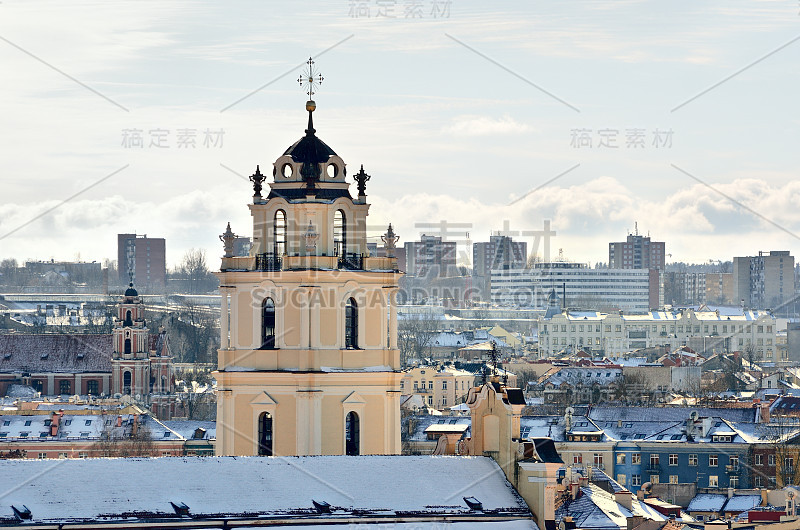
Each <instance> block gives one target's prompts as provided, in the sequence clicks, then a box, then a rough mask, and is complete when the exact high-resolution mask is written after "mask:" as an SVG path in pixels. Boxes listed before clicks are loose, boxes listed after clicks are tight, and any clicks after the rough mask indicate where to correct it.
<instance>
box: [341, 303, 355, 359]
mask: <svg viewBox="0 0 800 530" xmlns="http://www.w3.org/2000/svg"><path fill="white" fill-rule="evenodd" d="M344 347H345V348H348V349H357V348H358V305H356V300H355V298H348V299H347V306H346V307H345V308H344Z"/></svg>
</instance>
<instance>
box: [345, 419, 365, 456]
mask: <svg viewBox="0 0 800 530" xmlns="http://www.w3.org/2000/svg"><path fill="white" fill-rule="evenodd" d="M360 431H361V428H360V426H359V420H358V414H356V413H355V412H348V413H347V419H346V420H345V422H344V440H345V442H344V450H345V454H346V455H348V456H356V455H359V454H361V443H360V435H361V432H360Z"/></svg>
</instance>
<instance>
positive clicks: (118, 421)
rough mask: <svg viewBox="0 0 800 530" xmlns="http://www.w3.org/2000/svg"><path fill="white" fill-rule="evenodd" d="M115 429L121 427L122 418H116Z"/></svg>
mask: <svg viewBox="0 0 800 530" xmlns="http://www.w3.org/2000/svg"><path fill="white" fill-rule="evenodd" d="M117 427H122V416H117Z"/></svg>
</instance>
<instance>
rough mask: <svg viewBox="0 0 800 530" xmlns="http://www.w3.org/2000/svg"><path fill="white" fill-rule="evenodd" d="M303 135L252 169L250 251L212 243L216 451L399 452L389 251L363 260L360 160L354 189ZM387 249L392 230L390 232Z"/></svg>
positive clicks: (337, 164)
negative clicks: (217, 311) (265, 167)
mask: <svg viewBox="0 0 800 530" xmlns="http://www.w3.org/2000/svg"><path fill="white" fill-rule="evenodd" d="M307 110H308V111H309V118H308V128H307V129H306V134H305V136H304V137H302V138H301V139H300V140H298V141H297V142H296V143H295V144H293V145H292V146H291V147H290V148H289V149H287V151H286V152H285V153H284V154H283V155H281V156H280V157H279V158H278V159H277V160H276V161H275V163H274V169H273V176H274V181H273V182H270V183H269V188H270V190H269V194H268V196H267V197H263V196H262V195H261V189H262V186H261V183H262V182H263V181H264V180H265V179H266V177H265V176H264V175H262V174H261V172H260V170H259V169H258V168H257V169H256V173H255V174H254V175H253V176H251V177H250V179H251V181H252V182H253V183H254V196H253V202H252V204H250V205H249V208H250V213H251V216H252V218H253V248H252V250H251V253H250V256H247V257H235V256H234V255H233V238H234V237H235V234H233V233H232V232H231V230H230V229H229V230H228V231H227V232H226V233H225V234H223V236H222V237H221V239H223V241H224V243H225V251H226V256H225V257H224V258H223V259H222V267H221V270H220V272H219V273H217V276H218V277H219V279H220V291H221V294H222V307H221V325H220V328H221V348H220V350H219V358H218V369H217V371H216V372H215V373H214V376H215V378H216V380H217V383H218V387H217V390H218V411H217V445H216V452H217V454H219V455H265V456H272V455H344V454H353V455H354V454H399V453H400V380H401V378H402V373H401V372H400V354H399V350H398V347H397V310H396V306H395V301H394V299H395V295H396V292H397V289H398V286H397V282H398V278H399V274H400V273H399V272H398V268H397V263H396V259H395V258H394V257H368V255H369V254H368V251H367V244H366V218H367V213H368V210H369V204H367V202H366V192H365V188H366V181H367V180H368V179H369V176H368V175H366V173H364V171H363V167H362V169H361V171H360V172H359V173H357V174H356V175H355V177H354V180H355V181H356V182H357V183H358V195H357V196H356V197H355V198H353V196H352V195H351V194H350V190H349V188H350V184H349V183H348V182H346V181H345V175H346V169H345V164H344V161H343V160H342V159H341V158H340V157H338V156H337V155H336V154H335V153H334V152H333V150H331V148H330V147H328V146H327V145H326V144H325V143H324V142H322V140H320V139H319V138H317V136H316V134H315V133H316V131H315V129H314V127H313V122H312V112H313V110H314V104H313V102H309V103H308V104H307ZM385 239H386V240H387V243H386V248H387V254H388V255H389V256H392V255H393V252H391V250H392V249H393V248H394V242H395V240H396V239H395V238H394V237H393V235H392V237H386V238H385Z"/></svg>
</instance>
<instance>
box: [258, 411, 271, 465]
mask: <svg viewBox="0 0 800 530" xmlns="http://www.w3.org/2000/svg"><path fill="white" fill-rule="evenodd" d="M258 456H272V414H270V413H269V412H262V413H261V415H260V416H259V417H258Z"/></svg>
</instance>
